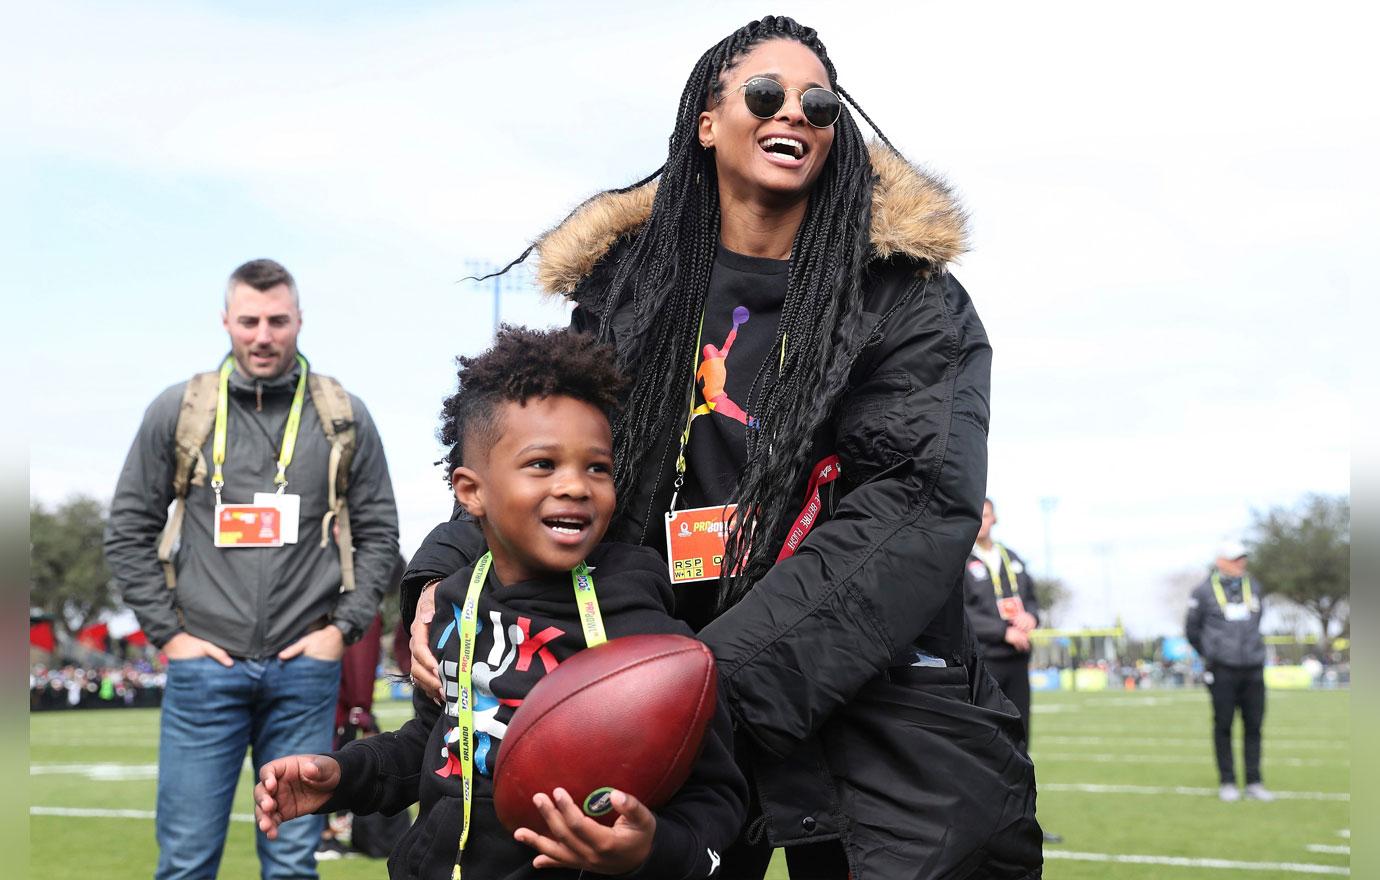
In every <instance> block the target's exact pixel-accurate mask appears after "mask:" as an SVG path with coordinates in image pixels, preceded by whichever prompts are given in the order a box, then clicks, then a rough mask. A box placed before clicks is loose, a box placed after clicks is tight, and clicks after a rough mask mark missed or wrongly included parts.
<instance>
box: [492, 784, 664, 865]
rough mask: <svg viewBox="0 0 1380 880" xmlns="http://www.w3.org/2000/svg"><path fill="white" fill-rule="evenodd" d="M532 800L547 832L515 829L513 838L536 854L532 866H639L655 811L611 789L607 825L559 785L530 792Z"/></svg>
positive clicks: (647, 851)
mask: <svg viewBox="0 0 1380 880" xmlns="http://www.w3.org/2000/svg"><path fill="white" fill-rule="evenodd" d="M532 803H533V805H535V806H536V808H537V809H538V810H540V811H541V815H542V818H543V819H545V820H546V827H547V828H549V829H550V830H551V836H550V837H543V836H542V835H540V834H538V833H537V832H535V831H533V830H532V829H530V828H519V829H518V830H517V831H516V832H514V833H513V837H514V839H516V840H517V842H518V843H524V844H526V845H527V846H530V847H532V848H533V849H535V850H536V851H537V852H538V853H540V855H538V856H537V857H536V858H535V859H533V860H532V866H533V867H534V868H573V869H575V870H580V871H594V872H595V873H598V874H626V873H628V872H629V871H634V870H636V869H638V868H640V867H642V863H643V862H645V861H647V856H648V855H650V854H651V852H652V835H653V834H654V833H655V832H656V815H655V814H654V813H652V811H651V810H649V809H647V808H646V807H645V806H643V805H642V802H641V801H639V800H638V799H637V798H635V797H633V796H632V795H630V794H628V793H626V792H622V791H615V792H614V793H613V808H614V809H615V810H617V811H618V821H617V822H615V823H613V827H612V828H609V827H607V826H604V825H600V824H599V823H598V822H595V821H594V820H593V819H591V818H589V817H588V816H586V815H585V814H584V813H583V812H582V811H581V810H580V807H579V805H577V804H576V803H575V801H574V800H572V799H571V797H570V795H568V794H566V791H565V789H563V788H558V789H556V790H555V791H554V792H552V797H547V796H546V795H544V794H536V795H533V796H532Z"/></svg>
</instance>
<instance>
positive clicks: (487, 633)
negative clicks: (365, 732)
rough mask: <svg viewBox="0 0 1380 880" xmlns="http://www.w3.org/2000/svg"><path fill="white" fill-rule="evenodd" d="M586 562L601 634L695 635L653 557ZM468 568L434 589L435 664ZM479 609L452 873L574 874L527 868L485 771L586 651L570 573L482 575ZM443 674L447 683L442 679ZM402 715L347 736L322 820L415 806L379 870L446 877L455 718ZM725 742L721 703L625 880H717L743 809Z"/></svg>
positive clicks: (427, 707) (456, 774)
mask: <svg viewBox="0 0 1380 880" xmlns="http://www.w3.org/2000/svg"><path fill="white" fill-rule="evenodd" d="M587 562H588V564H589V566H590V569H591V571H592V573H593V575H594V583H595V589H596V592H597V594H598V597H599V608H600V611H601V613H602V615H603V618H604V628H605V631H606V632H607V634H608V637H609V638H610V639H614V638H618V637H619V636H627V635H637V634H642V633H675V634H678V635H686V636H693V633H692V632H691V630H690V628H689V627H688V626H686V625H685V624H684V623H682V622H680V621H678V620H676V619H675V618H673V617H672V616H671V609H672V602H673V598H672V593H671V585H670V582H669V579H668V577H667V573H666V563H665V561H663V560H662V559H661V557H660V556H658V555H657V554H656V553H655V552H653V551H651V550H649V549H647V548H645V547H635V546H632V545H628V544H601V545H600V546H599V547H597V548H596V549H595V550H594V552H593V553H591V554H590V557H589V559H588V560H587ZM472 571H473V568H472V567H467V568H465V569H463V570H461V571H458V572H456V573H455V574H452V575H451V576H450V577H448V578H446V579H445V580H443V581H442V582H441V584H440V585H439V587H438V589H437V591H436V617H435V619H434V620H433V621H432V624H431V636H430V641H431V645H432V649H433V651H434V652H435V653H436V654H437V657H438V658H439V659H440V660H442V661H443V662H444V661H445V660H455V659H456V658H457V657H458V656H459V648H458V637H457V635H456V634H455V627H454V626H453V625H452V624H453V623H454V621H455V619H456V618H457V617H458V616H459V609H460V606H461V605H462V604H463V603H464V597H465V592H466V590H467V588H468V587H469V579H470V574H471V572H472ZM478 611H479V613H478V617H479V622H480V623H479V627H478V635H477V638H476V644H475V655H474V656H475V665H474V679H473V680H474V685H475V692H476V694H475V729H476V739H477V745H476V749H475V774H474V793H475V797H474V802H473V805H472V807H471V810H472V812H471V831H470V836H469V840H468V842H467V843H466V845H465V854H464V860H463V862H462V863H461V873H462V875H463V876H464V877H467V878H474V880H516V878H544V880H565V878H571V880H573V878H576V877H578V876H579V874H578V872H576V871H565V870H551V869H546V870H537V869H535V868H533V867H532V859H533V858H535V856H536V854H537V853H536V851H535V850H533V849H531V848H530V847H527V846H524V845H522V844H520V843H518V842H517V841H515V840H513V836H512V834H511V833H510V832H508V831H507V830H506V829H505V828H503V826H502V825H500V824H499V822H498V818H497V816H496V815H495V814H494V807H493V764H494V760H495V759H496V758H497V756H498V747H499V743H500V741H501V739H502V734H503V731H504V730H506V727H507V722H508V721H509V719H510V718H512V714H513V712H514V710H515V708H516V705H517V704H518V703H520V702H521V701H522V699H523V698H524V697H525V696H526V695H527V692H528V691H529V690H531V689H532V687H533V685H535V684H536V682H537V681H539V680H540V679H541V677H542V676H543V675H545V674H546V673H547V672H549V671H551V670H552V669H554V668H555V667H556V665H557V664H559V663H560V662H561V661H563V660H565V659H566V658H567V657H570V656H571V655H572V654H575V653H576V652H578V651H581V650H583V649H584V647H585V640H584V633H583V630H582V629H581V628H580V622H579V615H578V613H577V611H576V607H575V597H574V592H573V589H572V586H571V580H570V575H569V574H568V573H563V574H559V575H552V576H551V577H548V578H542V579H539V580H532V581H524V582H522V583H517V584H509V585H506V586H504V585H501V584H500V583H499V582H498V580H497V578H496V576H495V575H494V574H493V572H492V571H490V574H489V582H488V584H486V585H485V587H484V591H483V593H482V594H481V597H480V600H479V609H478ZM495 634H497V635H498V638H495ZM438 646H439V647H438ZM443 679H446V680H449V679H448V678H447V677H446V676H445V675H444V672H443ZM413 706H414V708H415V709H416V717H415V718H414V719H413V720H412V721H409V722H408V723H407V724H405V725H403V727H402V728H401V729H400V730H398V731H396V732H392V733H384V734H380V735H378V736H373V737H368V738H367V739H362V740H357V741H355V742H352V743H350V744H349V745H347V746H346V747H345V748H344V749H342V750H340V751H339V752H336V753H334V754H333V755H332V756H331V757H333V758H335V759H336V760H337V761H339V762H340V770H341V781H340V786H339V788H337V789H336V792H335V795H334V796H333V797H332V798H331V800H330V802H329V803H327V804H326V805H325V806H324V807H323V808H322V812H326V811H330V810H337V809H348V810H351V811H353V812H355V813H372V812H383V813H389V814H392V813H396V812H398V811H399V810H402V809H404V808H406V807H408V806H409V805H411V804H413V803H417V802H418V801H420V802H421V814H420V815H419V816H418V818H417V821H416V822H415V823H413V825H412V828H411V830H409V831H408V833H407V836H406V837H404V838H403V840H402V841H401V842H400V843H399V844H398V846H397V847H396V848H395V849H394V851H393V854H392V856H390V857H389V860H388V874H389V876H390V877H392V878H394V880H402V878H409V880H410V878H417V880H431V878H436V880H449V878H450V876H451V873H452V868H453V867H454V865H455V855H456V848H457V846H458V843H459V840H460V827H461V824H462V819H461V816H462V812H463V810H462V800H461V796H460V771H459V758H458V756H457V751H456V749H454V748H452V747H451V746H450V745H448V744H447V742H446V736H447V734H448V733H450V732H451V730H452V728H453V726H454V719H453V718H452V717H451V716H450V715H448V714H446V713H444V712H442V710H441V708H440V707H438V706H437V705H435V704H434V703H432V702H431V701H430V700H429V699H427V698H426V697H424V696H416V697H414V698H413ZM732 736H733V732H732V729H731V726H730V723H729V718H728V713H727V711H726V710H725V708H724V705H723V703H722V701H720V705H719V711H718V714H717V715H716V716H715V719H714V723H713V725H712V726H711V727H710V729H709V731H708V733H707V734H706V736H705V742H704V748H703V751H702V752H701V755H700V757H699V759H698V761H697V762H696V764H695V766H694V769H693V770H692V771H691V775H690V779H689V780H688V781H687V782H686V783H685V786H684V787H683V788H681V790H680V792H678V793H677V794H676V796H675V797H674V798H672V800H671V801H670V802H669V803H667V804H666V805H664V806H663V807H662V808H661V809H659V810H656V811H655V812H656V821H657V824H656V834H655V837H654V839H653V843H652V851H651V855H650V856H648V858H647V861H646V863H645V864H644V865H643V866H642V868H641V869H639V870H638V871H636V872H634V873H633V874H632V875H629V876H632V877H638V878H643V877H645V878H658V880H661V878H666V880H674V878H682V877H685V878H688V877H712V876H715V875H716V874H717V869H718V864H719V855H720V854H721V853H722V852H723V851H724V849H725V848H727V847H728V846H729V845H730V844H731V843H732V842H733V841H734V840H735V839H736V838H737V836H738V832H739V829H740V827H741V825H742V823H743V818H744V812H745V804H746V800H747V783H746V781H745V780H744V779H743V776H742V773H741V772H740V771H739V770H738V767H737V765H736V764H735V763H734V761H733V754H732V746H731V743H732Z"/></svg>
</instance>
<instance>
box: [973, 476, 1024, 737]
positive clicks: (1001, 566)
mask: <svg viewBox="0 0 1380 880" xmlns="http://www.w3.org/2000/svg"><path fill="white" fill-rule="evenodd" d="M996 524H997V509H996V506H995V505H993V504H992V499H990V498H988V499H987V500H986V501H984V502H983V505H982V526H981V528H979V529H978V536H977V543H975V544H974V545H973V550H972V552H971V553H970V554H969V555H968V564H967V566H966V567H965V568H964V570H963V598H964V602H965V603H966V609H967V612H968V623H969V624H970V625H971V626H972V627H973V634H974V635H975V636H977V640H978V642H979V644H981V645H982V656H983V658H984V659H985V660H986V661H987V668H988V670H989V671H990V672H991V673H992V677H993V678H995V679H996V680H997V684H998V685H999V686H1000V687H1001V690H1002V693H1004V694H1006V698H1007V699H1008V700H1010V701H1011V702H1013V703H1015V704H1016V708H1017V709H1019V710H1020V713H1021V720H1022V721H1023V722H1024V723H1025V731H1026V740H1027V742H1028V741H1029V739H1030V633H1031V631H1033V630H1034V629H1035V628H1036V627H1037V626H1039V625H1040V618H1039V614H1040V606H1039V603H1038V602H1037V601H1036V599H1035V581H1034V580H1033V579H1032V578H1031V577H1030V572H1028V571H1026V568H1025V563H1024V562H1023V561H1022V560H1021V557H1019V556H1017V555H1016V554H1015V553H1014V552H1012V551H1011V550H1010V549H1008V548H1006V547H1004V546H1002V545H1001V544H999V543H997V542H996V541H994V540H992V527H993V526H995V525H996Z"/></svg>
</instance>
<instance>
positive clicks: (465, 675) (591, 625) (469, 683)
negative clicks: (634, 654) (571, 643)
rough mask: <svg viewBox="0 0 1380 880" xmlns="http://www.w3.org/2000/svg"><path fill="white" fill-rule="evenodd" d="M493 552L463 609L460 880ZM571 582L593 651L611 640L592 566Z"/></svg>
mask: <svg viewBox="0 0 1380 880" xmlns="http://www.w3.org/2000/svg"><path fill="white" fill-rule="evenodd" d="M493 561H494V557H493V554H492V553H485V554H484V555H483V556H481V557H479V561H478V562H476V563H475V564H474V573H473V574H471V575H470V587H469V589H468V590H467V591H466V592H465V604H464V606H463V607H462V608H461V609H460V621H459V625H460V662H459V664H458V665H457V667H456V671H455V683H456V696H455V726H456V728H457V729H458V731H459V746H460V791H461V795H462V797H463V799H464V806H463V811H464V812H463V813H462V814H461V820H462V821H463V822H464V825H463V826H461V828H460V847H459V849H458V850H457V852H456V854H455V872H454V873H453V874H452V875H451V876H452V877H454V878H455V880H460V856H461V855H462V854H463V853H464V852H465V843H466V842H467V841H468V840H469V839H470V807H471V804H472V803H473V799H474V695H473V686H474V684H473V677H472V675H471V672H470V669H471V667H472V665H473V663H474V641H475V634H476V629H477V627H476V625H475V621H476V620H478V619H479V594H480V593H481V592H483V590H484V581H486V580H487V579H488V577H489V568H490V566H492V565H493ZM570 581H571V583H572V585H573V586H574V587H575V606H576V608H577V610H578V611H579V614H580V628H581V629H583V630H584V634H585V647H586V648H593V647H594V646H595V645H602V644H603V643H604V642H606V641H608V637H607V636H606V635H605V634H604V617H603V615H602V614H600V613H599V597H598V595H596V594H595V592H594V575H592V574H590V572H589V566H587V565H585V564H584V563H583V562H581V563H580V564H579V565H577V566H575V568H574V569H573V570H572V571H571V572H570Z"/></svg>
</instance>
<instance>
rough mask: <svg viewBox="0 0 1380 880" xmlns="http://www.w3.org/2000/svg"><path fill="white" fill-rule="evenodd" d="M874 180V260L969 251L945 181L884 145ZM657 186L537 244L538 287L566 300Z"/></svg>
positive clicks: (570, 222)
mask: <svg viewBox="0 0 1380 880" xmlns="http://www.w3.org/2000/svg"><path fill="white" fill-rule="evenodd" d="M868 152H869V153H870V158H871V161H872V168H873V170H874V171H876V172H877V183H876V186H875V187H874V188H873V190H872V232H871V238H872V248H873V251H874V252H875V255H876V258H877V259H887V258H889V257H893V256H906V257H910V258H912V259H915V260H919V261H923V262H926V263H929V264H931V265H935V266H939V267H942V266H943V265H944V264H946V263H948V262H950V261H951V260H954V259H957V258H958V257H959V256H960V255H961V254H963V253H964V252H965V251H967V250H968V218H967V215H966V213H965V212H964V211H963V209H962V208H961V207H960V206H959V204H958V201H957V200H956V199H955V198H954V195H953V193H952V192H951V191H950V189H949V187H948V185H947V184H945V183H944V182H943V181H942V180H940V179H938V178H936V177H934V176H932V175H929V174H927V173H926V172H924V171H922V170H920V169H919V168H917V167H915V166H914V165H911V164H910V163H909V162H907V161H906V160H905V159H904V158H902V157H901V156H900V155H899V154H897V153H896V152H894V151H893V150H892V149H891V148H890V147H887V146H886V145H885V144H882V143H879V142H877V141H873V142H872V143H871V144H870V145H869V146H868ZM655 195H656V181H652V182H651V183H648V184H645V185H643V186H640V187H638V188H637V189H634V190H630V191H628V192H625V193H605V194H603V195H601V196H598V197H596V198H594V199H593V200H591V201H590V202H588V203H587V204H585V205H583V206H581V207H580V208H579V209H578V210H577V211H576V212H575V213H574V214H572V215H571V216H570V217H568V218H566V220H565V221H564V222H563V223H561V225H559V226H557V227H556V228H555V229H552V230H551V231H550V232H547V233H546V234H545V235H543V236H542V237H541V238H540V239H539V240H538V241H537V245H536V247H537V252H538V254H539V258H540V261H539V263H538V268H537V285H538V286H539V287H540V288H541V289H542V290H544V291H546V292H547V293H551V294H561V295H568V294H570V293H572V292H573V291H574V290H575V287H576V285H578V284H579V283H580V281H581V280H583V279H584V278H585V277H586V276H588V275H589V274H590V272H592V271H593V270H594V266H595V264H596V263H598V262H599V260H600V259H602V258H603V256H604V255H605V254H607V253H608V252H609V249H610V248H612V247H613V245H614V243H615V242H617V241H618V239H619V238H621V237H623V236H624V235H627V234H628V233H630V232H633V231H634V230H636V229H637V228H638V227H639V226H641V225H642V224H643V222H645V221H646V219H647V217H648V215H650V214H651V212H652V199H653V198H654V197H655Z"/></svg>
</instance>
